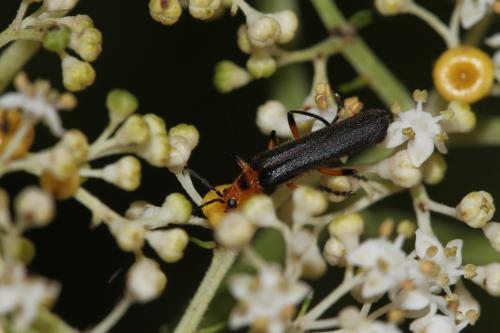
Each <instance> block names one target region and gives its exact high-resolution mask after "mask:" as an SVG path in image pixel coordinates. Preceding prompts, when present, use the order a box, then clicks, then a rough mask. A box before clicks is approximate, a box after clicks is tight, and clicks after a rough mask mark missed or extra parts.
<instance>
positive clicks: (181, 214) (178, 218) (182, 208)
mask: <svg viewBox="0 0 500 333" xmlns="http://www.w3.org/2000/svg"><path fill="white" fill-rule="evenodd" d="M161 209H162V213H161V217H162V220H166V221H168V223H177V224H184V223H186V222H187V221H188V220H189V218H190V217H191V213H192V209H193V206H192V205H191V202H190V201H189V200H188V199H186V197H185V196H184V195H183V194H181V193H171V194H169V195H167V197H166V198H165V201H164V202H163V205H162V208H161Z"/></svg>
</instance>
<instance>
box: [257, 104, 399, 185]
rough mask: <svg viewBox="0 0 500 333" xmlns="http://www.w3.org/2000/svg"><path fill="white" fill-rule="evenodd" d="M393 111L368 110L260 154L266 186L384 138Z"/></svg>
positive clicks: (261, 168)
mask: <svg viewBox="0 0 500 333" xmlns="http://www.w3.org/2000/svg"><path fill="white" fill-rule="evenodd" d="M391 119H392V115H391V114H390V113H389V112H388V111H386V110H366V111H362V112H360V113H358V114H357V115H355V116H353V117H350V118H347V119H345V120H343V121H340V122H338V123H335V124H333V125H331V126H328V127H324V128H322V129H320V130H317V131H315V132H312V133H311V134H308V135H305V136H303V137H301V138H299V139H297V140H293V141H289V142H286V143H284V144H281V145H278V146H277V147H275V148H273V149H271V150H267V151H264V152H262V153H260V154H257V155H256V156H255V157H254V159H253V160H252V161H251V163H250V165H251V166H252V168H253V169H254V170H256V171H258V172H259V181H260V183H261V185H262V186H274V185H278V184H280V183H283V182H285V181H287V180H291V179H293V178H295V177H297V176H299V175H300V174H302V173H304V172H306V171H309V170H312V169H315V168H318V167H321V166H326V165H328V164H329V163H331V162H332V161H334V160H336V159H339V158H340V157H343V156H348V155H352V154H355V153H357V152H359V151H360V150H363V149H366V148H368V147H370V146H372V145H374V144H376V143H379V142H381V141H382V140H383V139H384V138H385V136H386V133H387V128H388V127H389V124H390V122H391Z"/></svg>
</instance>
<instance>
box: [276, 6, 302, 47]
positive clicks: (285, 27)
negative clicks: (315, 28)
mask: <svg viewBox="0 0 500 333" xmlns="http://www.w3.org/2000/svg"><path fill="white" fill-rule="evenodd" d="M269 16H271V17H272V18H274V19H275V20H276V21H278V23H279V25H280V31H281V32H280V36H279V38H278V43H281V44H285V43H288V42H290V41H291V40H292V39H293V38H294V37H295V34H296V33H297V28H298V27H299V19H298V18H297V15H296V14H295V13H294V12H293V11H291V10H283V11H281V12H277V13H273V14H270V15H269Z"/></svg>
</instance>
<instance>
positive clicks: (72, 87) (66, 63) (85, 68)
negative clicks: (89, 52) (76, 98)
mask: <svg viewBox="0 0 500 333" xmlns="http://www.w3.org/2000/svg"><path fill="white" fill-rule="evenodd" d="M62 71H63V83H64V87H65V88H66V89H68V90H69V91H80V90H83V89H85V88H87V87H88V86H90V85H91V84H92V83H94V80H95V71H94V68H92V66H91V65H90V64H89V63H88V62H84V61H80V60H78V59H77V58H75V57H72V56H65V57H64V58H63V60H62Z"/></svg>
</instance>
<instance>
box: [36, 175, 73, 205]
mask: <svg viewBox="0 0 500 333" xmlns="http://www.w3.org/2000/svg"><path fill="white" fill-rule="evenodd" d="M40 185H41V187H42V188H43V189H44V190H45V191H47V192H48V193H50V194H52V196H53V197H54V198H56V199H59V200H65V199H69V198H71V197H72V196H73V195H74V194H75V193H76V191H77V190H78V189H79V188H80V175H79V173H78V171H76V172H74V173H73V174H72V175H70V176H69V177H68V178H66V179H58V178H57V177H55V176H54V175H53V174H52V172H50V171H48V170H46V171H44V172H43V173H42V175H41V176H40Z"/></svg>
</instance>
